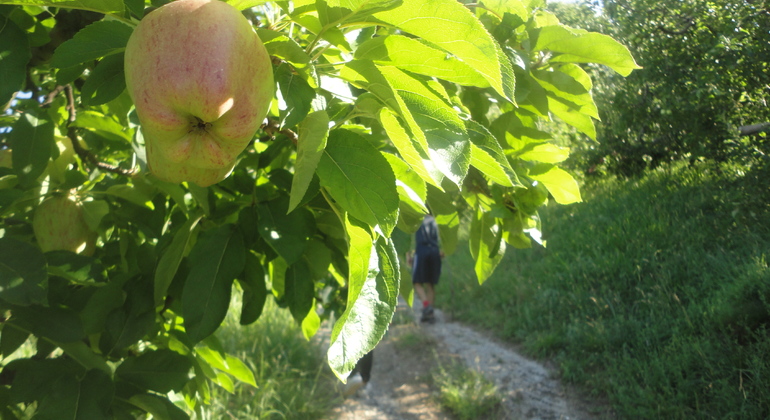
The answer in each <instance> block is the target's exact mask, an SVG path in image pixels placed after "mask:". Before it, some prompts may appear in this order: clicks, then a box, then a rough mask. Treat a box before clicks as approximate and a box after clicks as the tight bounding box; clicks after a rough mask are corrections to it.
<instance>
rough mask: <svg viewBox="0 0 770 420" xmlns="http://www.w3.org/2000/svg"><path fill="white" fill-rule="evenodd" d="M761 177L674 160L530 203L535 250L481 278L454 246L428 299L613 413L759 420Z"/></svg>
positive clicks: (769, 277)
mask: <svg viewBox="0 0 770 420" xmlns="http://www.w3.org/2000/svg"><path fill="white" fill-rule="evenodd" d="M764 179H767V178H764V177H759V178H752V177H751V176H742V174H740V173H739V172H738V171H731V172H730V173H721V174H719V175H717V174H714V173H712V172H710V171H708V170H705V169H704V170H694V169H675V170H671V171H657V172H654V173H651V174H649V175H648V176H647V177H646V178H644V179H642V180H639V181H634V182H619V181H602V182H600V183H597V184H596V185H592V186H589V187H586V188H584V193H585V197H587V200H586V201H587V202H586V203H582V204H579V205H574V206H568V207H562V206H554V207H550V208H548V209H546V211H544V212H543V214H542V217H543V219H544V227H545V229H546V232H545V233H546V238H547V239H548V247H547V248H546V249H543V248H537V249H531V250H515V251H514V250H513V249H509V250H508V252H507V255H506V258H505V259H504V261H503V262H502V263H501V265H500V266H499V267H498V270H497V271H496V273H495V275H494V276H493V277H492V278H491V279H490V280H488V281H487V282H486V283H485V284H484V285H483V286H482V287H479V286H478V285H477V284H474V283H475V280H473V277H472V273H471V268H469V267H471V266H472V265H471V264H472V263H471V261H470V256H469V255H468V253H467V252H464V249H465V248H464V247H462V248H463V252H459V253H458V254H456V255H455V256H452V257H450V258H449V259H448V260H447V264H446V271H445V275H444V276H443V278H442V282H443V284H441V285H440V287H439V297H438V299H437V300H438V302H439V306H444V307H447V308H448V309H449V310H451V311H453V312H454V314H455V316H457V317H459V318H460V319H463V320H466V321H469V322H472V323H477V324H479V325H481V326H483V327H486V328H490V329H493V330H495V331H497V332H498V333H499V334H500V335H501V336H503V337H505V338H506V339H509V340H512V341H516V342H520V343H523V344H524V347H525V349H527V351H529V352H530V353H531V354H533V355H537V356H547V357H552V358H554V359H555V360H556V361H557V362H558V363H559V365H560V367H561V373H562V376H563V377H564V378H565V379H566V380H568V381H571V382H574V383H577V384H579V385H580V386H582V387H583V388H584V389H586V390H587V391H588V392H590V393H594V394H597V395H601V396H603V397H607V398H608V399H609V401H610V403H611V404H612V405H613V407H614V409H615V410H616V412H617V414H618V416H619V417H620V418H666V419H670V418H767V417H768V416H770V387H769V386H768V383H769V382H768V378H770V358H769V357H768V355H770V331H768V330H767V329H766V326H767V325H770V269H768V265H767V260H766V255H767V254H768V252H770V211H768V206H767V201H768V200H767V198H768V196H770V194H767V186H766V184H764V183H763V182H762V181H763V180H764ZM752 180H753V181H752Z"/></svg>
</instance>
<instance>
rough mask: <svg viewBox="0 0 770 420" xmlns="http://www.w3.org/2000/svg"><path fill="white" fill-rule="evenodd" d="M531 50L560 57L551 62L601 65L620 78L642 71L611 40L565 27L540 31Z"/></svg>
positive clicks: (624, 51) (558, 26) (541, 29)
mask: <svg viewBox="0 0 770 420" xmlns="http://www.w3.org/2000/svg"><path fill="white" fill-rule="evenodd" d="M533 50H535V51H546V50H547V51H551V52H555V53H561V54H557V55H555V56H554V57H552V58H551V59H550V61H551V62H564V63H597V64H603V65H605V66H607V67H609V68H611V69H613V70H615V71H616V72H618V73H619V74H621V75H623V76H628V75H629V74H631V72H632V71H633V70H635V69H640V68H641V67H639V65H638V64H636V62H635V61H634V58H633V57H632V56H631V53H630V52H629V51H628V48H626V46H624V45H623V44H621V43H619V42H618V41H615V40H614V39H612V38H611V37H609V36H607V35H603V34H599V33H596V32H588V31H585V30H582V29H575V28H569V27H567V26H564V25H551V26H545V27H543V28H540V31H539V34H538V36H537V42H535V45H534V47H533Z"/></svg>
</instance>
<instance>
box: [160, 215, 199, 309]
mask: <svg viewBox="0 0 770 420" xmlns="http://www.w3.org/2000/svg"><path fill="white" fill-rule="evenodd" d="M202 217H203V215H198V216H197V217H190V218H189V219H187V221H186V222H185V223H184V224H183V225H182V226H181V227H180V228H179V230H178V231H177V232H176V233H175V234H174V239H172V240H171V244H170V245H169V246H168V248H166V250H165V251H164V252H163V255H161V257H160V260H158V266H157V267H156V268H155V287H154V290H155V293H154V295H155V306H160V305H162V304H163V301H164V300H165V299H166V292H167V291H168V288H169V286H170V285H171V282H172V281H173V280H174V276H175V275H176V272H177V270H178V269H179V264H180V263H181V262H182V258H183V257H184V253H185V250H186V249H187V246H188V244H189V243H190V238H191V237H192V235H193V232H194V231H195V227H196V226H197V225H198V222H199V221H200V220H201V218H202Z"/></svg>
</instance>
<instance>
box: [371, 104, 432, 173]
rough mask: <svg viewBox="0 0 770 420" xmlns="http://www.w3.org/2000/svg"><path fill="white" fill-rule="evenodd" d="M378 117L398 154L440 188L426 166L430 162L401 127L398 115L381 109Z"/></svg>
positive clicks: (387, 109) (413, 168)
mask: <svg viewBox="0 0 770 420" xmlns="http://www.w3.org/2000/svg"><path fill="white" fill-rule="evenodd" d="M378 116H379V120H380V124H382V127H383V128H384V129H385V132H386V133H387V135H388V138H389V139H390V141H391V142H392V143H393V145H394V146H396V149H398V152H399V153H400V154H401V157H402V158H403V159H404V161H406V162H407V163H408V164H409V166H410V167H411V168H412V170H414V171H415V172H416V173H417V175H419V176H420V178H422V180H423V181H425V182H427V183H429V184H432V185H434V186H436V187H438V186H439V185H438V183H437V182H436V180H435V179H434V178H433V176H431V174H430V172H429V171H428V168H427V167H426V165H425V161H427V160H428V157H427V156H424V157H423V155H422V154H421V153H420V152H419V150H418V149H417V147H416V146H415V143H414V142H413V141H412V139H411V138H410V137H409V134H408V133H407V132H406V130H405V129H404V127H403V126H401V123H400V122H399V121H398V118H397V117H396V114H395V113H394V112H393V111H392V110H390V109H389V108H381V109H380V111H379V115H378ZM415 125H416V123H415ZM439 174H440V173H439Z"/></svg>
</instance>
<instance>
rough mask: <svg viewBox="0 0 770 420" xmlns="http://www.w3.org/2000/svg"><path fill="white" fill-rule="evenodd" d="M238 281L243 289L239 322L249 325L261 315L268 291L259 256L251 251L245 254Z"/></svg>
mask: <svg viewBox="0 0 770 420" xmlns="http://www.w3.org/2000/svg"><path fill="white" fill-rule="evenodd" d="M239 283H240V284H241V288H242V289H243V299H241V300H242V304H241V318H240V323H241V325H249V324H251V323H253V322H254V321H256V320H257V319H259V317H260V315H262V310H263V308H264V307H265V301H266V300H267V293H268V292H267V285H266V283H265V269H264V268H263V267H262V263H260V262H259V258H258V257H257V256H256V255H255V254H253V253H251V252H249V253H247V254H246V263H245V267H244V269H243V276H242V279H241V280H239Z"/></svg>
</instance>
